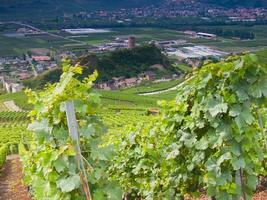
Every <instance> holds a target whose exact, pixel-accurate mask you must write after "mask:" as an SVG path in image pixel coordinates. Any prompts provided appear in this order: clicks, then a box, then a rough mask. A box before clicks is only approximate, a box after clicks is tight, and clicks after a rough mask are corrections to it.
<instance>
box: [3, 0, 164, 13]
mask: <svg viewBox="0 0 267 200" xmlns="http://www.w3.org/2000/svg"><path fill="white" fill-rule="evenodd" d="M160 1H161V0H158V1H156V2H160ZM152 3H155V1H153V0H24V1H20V0H0V11H1V14H2V15H3V14H5V13H6V14H12V13H14V14H18V13H19V14H25V13H26V14H27V13H30V12H33V13H35V14H37V15H41V14H42V13H50V14H57V15H59V14H62V13H64V12H75V11H89V10H102V9H104V10H110V9H117V8H129V7H141V6H145V5H150V4H152Z"/></svg>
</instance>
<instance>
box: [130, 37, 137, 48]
mask: <svg viewBox="0 0 267 200" xmlns="http://www.w3.org/2000/svg"><path fill="white" fill-rule="evenodd" d="M135 47H136V38H135V37H134V36H130V37H129V38H128V48H129V49H134V48H135Z"/></svg>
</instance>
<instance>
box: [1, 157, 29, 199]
mask: <svg viewBox="0 0 267 200" xmlns="http://www.w3.org/2000/svg"><path fill="white" fill-rule="evenodd" d="M22 178H23V176H22V165H21V162H20V160H19V156H18V155H11V156H8V157H7V161H6V163H5V165H4V166H3V168H2V169H1V171H0V200H30V199H31V198H30V195H29V192H28V187H27V186H25V185H23V183H22Z"/></svg>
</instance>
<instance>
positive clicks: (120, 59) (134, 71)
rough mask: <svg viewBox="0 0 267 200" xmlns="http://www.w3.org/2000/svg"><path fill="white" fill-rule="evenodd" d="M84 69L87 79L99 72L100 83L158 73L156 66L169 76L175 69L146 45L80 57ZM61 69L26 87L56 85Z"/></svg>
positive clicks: (153, 48)
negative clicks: (148, 72) (161, 67)
mask: <svg viewBox="0 0 267 200" xmlns="http://www.w3.org/2000/svg"><path fill="white" fill-rule="evenodd" d="M73 62H74V63H77V62H79V63H80V64H81V65H83V66H85V67H84V73H83V75H82V76H81V78H82V77H85V76H87V75H88V74H90V73H92V72H93V71H94V70H97V71H98V72H99V74H100V75H99V78H98V81H108V80H111V79H112V77H119V76H125V77H136V76H137V75H138V74H140V73H142V72H144V71H151V70H152V71H153V70H154V71H156V72H157V71H158V70H157V69H152V68H150V67H151V65H154V64H162V65H163V66H164V68H165V69H164V70H163V71H161V72H160V73H161V74H166V73H167V74H169V73H171V72H172V71H173V70H174V69H173V68H172V67H171V66H170V63H169V60H168V58H167V57H166V56H165V55H164V54H163V53H162V52H161V50H160V49H158V48H157V47H156V46H154V45H145V46H140V47H136V48H134V49H132V50H131V49H119V50H115V51H112V52H110V53H107V54H103V55H101V54H99V55H96V54H88V55H85V56H82V57H80V58H79V59H78V60H75V61H73ZM61 73H62V69H61V68H57V69H54V70H52V71H48V72H46V73H44V74H42V75H40V76H38V77H37V78H32V79H28V80H26V81H24V84H25V86H26V87H29V88H42V87H43V86H44V85H45V84H46V83H55V82H57V81H58V80H59V77H60V74H61Z"/></svg>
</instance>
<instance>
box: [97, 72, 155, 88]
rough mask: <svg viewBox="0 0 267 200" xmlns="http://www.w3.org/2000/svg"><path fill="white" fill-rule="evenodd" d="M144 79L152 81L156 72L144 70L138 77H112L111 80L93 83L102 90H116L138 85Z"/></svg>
mask: <svg viewBox="0 0 267 200" xmlns="http://www.w3.org/2000/svg"><path fill="white" fill-rule="evenodd" d="M144 80H147V81H154V80H156V74H155V73H154V72H153V71H146V72H144V73H142V74H140V75H139V76H138V77H132V78H126V77H124V76H121V77H113V78H112V80H110V81H107V82H103V83H98V84H96V85H95V87H96V88H98V89H103V90H118V89H123V88H129V87H134V86H137V85H140V84H141V83H142V82H143V81H144Z"/></svg>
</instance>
